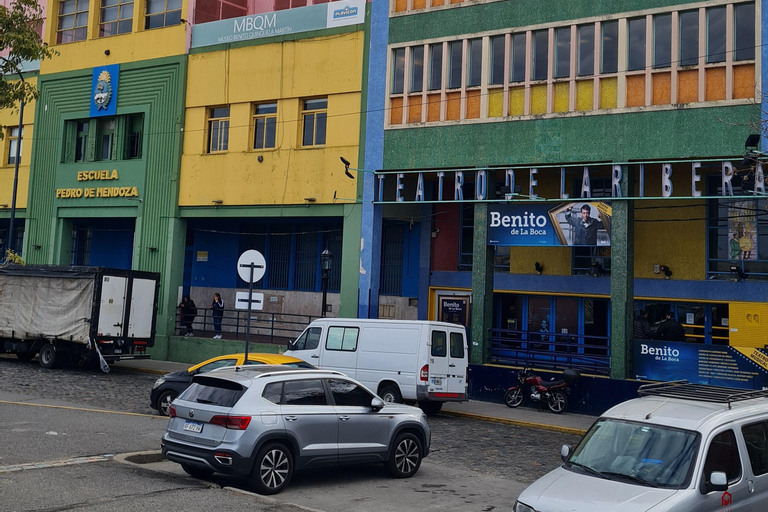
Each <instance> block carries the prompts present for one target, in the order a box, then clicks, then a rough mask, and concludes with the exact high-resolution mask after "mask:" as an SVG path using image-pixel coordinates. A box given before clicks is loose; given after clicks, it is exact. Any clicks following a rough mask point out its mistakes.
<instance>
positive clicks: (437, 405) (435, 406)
mask: <svg viewBox="0 0 768 512" xmlns="http://www.w3.org/2000/svg"><path fill="white" fill-rule="evenodd" d="M419 408H420V409H421V410H422V411H424V414H426V415H427V416H434V415H435V414H437V413H439V412H440V409H442V408H443V402H419Z"/></svg>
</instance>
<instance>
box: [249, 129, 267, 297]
mask: <svg viewBox="0 0 768 512" xmlns="http://www.w3.org/2000/svg"><path fill="white" fill-rule="evenodd" d="M264 121H265V120H264V119H257V120H256V126H255V127H254V133H253V147H254V148H255V149H261V148H263V147H264ZM247 298H248V297H247V296H246V300H247Z"/></svg>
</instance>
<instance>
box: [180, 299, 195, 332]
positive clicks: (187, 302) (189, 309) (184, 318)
mask: <svg viewBox="0 0 768 512" xmlns="http://www.w3.org/2000/svg"><path fill="white" fill-rule="evenodd" d="M179 310H180V311H179V313H180V314H181V323H182V324H183V325H184V327H186V328H187V332H186V333H184V337H185V338H189V337H191V336H194V335H195V332H194V330H193V329H192V323H193V322H194V321H195V317H196V316H197V306H196V305H195V301H193V300H192V299H191V298H190V296H189V295H185V296H184V298H183V299H181V304H179Z"/></svg>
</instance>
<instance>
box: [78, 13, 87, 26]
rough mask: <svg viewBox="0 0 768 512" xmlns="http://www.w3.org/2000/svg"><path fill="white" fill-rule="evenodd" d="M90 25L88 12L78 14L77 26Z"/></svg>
mask: <svg viewBox="0 0 768 512" xmlns="http://www.w3.org/2000/svg"><path fill="white" fill-rule="evenodd" d="M86 25H88V13H87V12H81V13H79V14H77V17H76V19H75V26H76V27H84V26H86Z"/></svg>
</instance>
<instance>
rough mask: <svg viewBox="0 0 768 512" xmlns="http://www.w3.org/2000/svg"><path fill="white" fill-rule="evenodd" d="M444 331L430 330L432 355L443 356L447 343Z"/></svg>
mask: <svg viewBox="0 0 768 512" xmlns="http://www.w3.org/2000/svg"><path fill="white" fill-rule="evenodd" d="M447 341H448V340H447V336H446V334H445V331H432V357H445V356H446V355H447V354H448V346H447V345H448V343H447Z"/></svg>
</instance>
